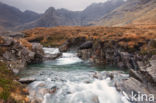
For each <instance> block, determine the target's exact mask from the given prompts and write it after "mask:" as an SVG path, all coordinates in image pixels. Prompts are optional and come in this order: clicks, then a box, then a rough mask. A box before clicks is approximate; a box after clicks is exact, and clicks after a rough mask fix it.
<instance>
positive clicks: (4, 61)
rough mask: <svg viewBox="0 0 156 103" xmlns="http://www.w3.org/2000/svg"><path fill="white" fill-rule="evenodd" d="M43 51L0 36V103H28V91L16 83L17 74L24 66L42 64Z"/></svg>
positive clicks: (30, 44)
mask: <svg viewBox="0 0 156 103" xmlns="http://www.w3.org/2000/svg"><path fill="white" fill-rule="evenodd" d="M42 56H43V49H42V46H41V45H39V44H36V43H34V44H32V43H29V42H27V41H26V40H24V39H13V38H11V37H7V36H6V37H4V36H0V102H1V103H28V102H29V98H28V94H29V93H28V90H27V89H26V88H25V85H23V84H21V83H20V82H18V79H19V78H18V77H17V76H16V74H18V72H19V71H21V70H22V69H23V68H24V67H25V66H27V65H28V64H32V63H40V62H42Z"/></svg>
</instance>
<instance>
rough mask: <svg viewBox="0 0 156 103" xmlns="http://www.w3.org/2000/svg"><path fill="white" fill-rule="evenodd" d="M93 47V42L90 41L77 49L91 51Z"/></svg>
mask: <svg viewBox="0 0 156 103" xmlns="http://www.w3.org/2000/svg"><path fill="white" fill-rule="evenodd" d="M92 47H93V42H92V41H86V42H85V43H83V44H82V45H80V47H79V49H80V50H82V49H91V48H92Z"/></svg>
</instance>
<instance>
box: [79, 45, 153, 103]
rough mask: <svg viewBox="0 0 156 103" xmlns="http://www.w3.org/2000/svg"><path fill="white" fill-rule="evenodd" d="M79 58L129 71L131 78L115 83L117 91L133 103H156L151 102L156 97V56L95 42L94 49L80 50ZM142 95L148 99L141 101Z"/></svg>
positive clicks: (144, 98)
mask: <svg viewBox="0 0 156 103" xmlns="http://www.w3.org/2000/svg"><path fill="white" fill-rule="evenodd" d="M78 56H79V57H80V58H82V59H84V60H90V61H91V62H93V63H96V64H107V65H116V66H118V67H120V68H124V69H127V70H129V75H130V78H128V79H123V80H120V81H116V82H115V86H116V88H117V90H118V91H120V92H121V93H123V94H124V95H125V93H126V95H127V96H128V99H129V100H130V101H132V102H135V103H155V102H151V101H149V99H153V98H152V96H154V97H155V96H156V75H155V74H156V56H155V55H153V56H152V57H151V56H150V55H140V54H139V52H138V51H137V50H135V51H134V52H130V51H128V50H126V49H123V48H122V47H120V46H119V45H117V44H116V43H109V45H108V44H107V43H105V42H93V46H92V48H81V49H79V50H78ZM150 58H151V59H150ZM135 95H137V96H135ZM142 95H146V97H145V96H144V97H143V100H140V98H141V99H142V97H139V96H142ZM134 96H135V97H134ZM133 97H134V98H133ZM138 98H139V100H138ZM133 99H135V100H133ZM154 100H155V98H154ZM155 101H156V100H155Z"/></svg>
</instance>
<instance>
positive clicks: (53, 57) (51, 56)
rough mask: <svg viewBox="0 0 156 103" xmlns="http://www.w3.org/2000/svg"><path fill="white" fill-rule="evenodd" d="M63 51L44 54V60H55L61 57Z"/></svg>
mask: <svg viewBox="0 0 156 103" xmlns="http://www.w3.org/2000/svg"><path fill="white" fill-rule="evenodd" d="M61 55H62V53H57V54H45V55H44V60H54V59H57V58H58V57H60V56H61Z"/></svg>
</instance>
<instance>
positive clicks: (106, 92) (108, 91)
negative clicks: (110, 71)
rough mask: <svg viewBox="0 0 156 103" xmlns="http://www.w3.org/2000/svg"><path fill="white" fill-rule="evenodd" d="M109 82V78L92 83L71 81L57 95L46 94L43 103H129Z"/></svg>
mask: <svg viewBox="0 0 156 103" xmlns="http://www.w3.org/2000/svg"><path fill="white" fill-rule="evenodd" d="M109 82H110V81H109V80H94V81H93V82H92V83H83V82H82V83H77V82H70V81H69V82H67V83H66V84H65V85H64V86H63V87H62V88H61V89H60V90H59V91H58V92H57V93H56V94H55V95H51V96H50V94H48V95H46V97H44V102H43V103H128V101H127V100H126V99H125V98H123V97H122V96H121V95H120V94H119V93H118V92H117V91H116V89H115V88H114V87H111V86H110V85H108V84H109ZM65 93H66V94H65ZM63 94H64V95H63ZM57 97H58V98H57Z"/></svg>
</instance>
